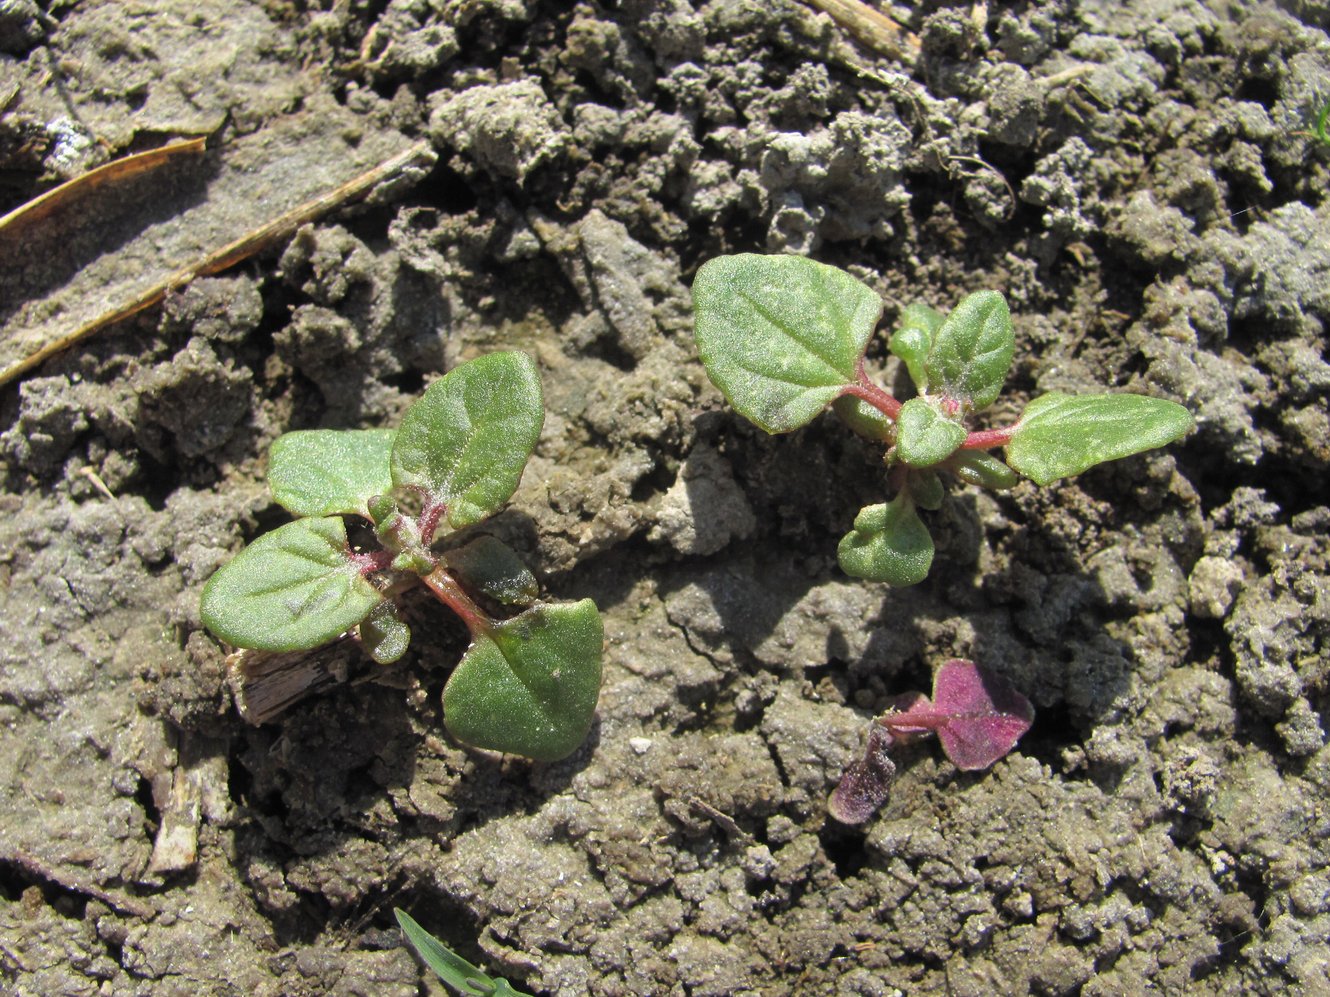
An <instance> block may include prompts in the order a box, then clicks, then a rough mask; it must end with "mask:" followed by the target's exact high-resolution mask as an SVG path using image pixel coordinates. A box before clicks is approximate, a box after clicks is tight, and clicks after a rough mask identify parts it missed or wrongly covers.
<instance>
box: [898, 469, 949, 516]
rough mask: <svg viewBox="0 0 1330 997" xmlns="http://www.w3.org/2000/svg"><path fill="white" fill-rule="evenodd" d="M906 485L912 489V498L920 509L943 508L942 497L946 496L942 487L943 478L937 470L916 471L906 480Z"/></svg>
mask: <svg viewBox="0 0 1330 997" xmlns="http://www.w3.org/2000/svg"><path fill="white" fill-rule="evenodd" d="M905 487H907V488H908V489H909V490H910V498H912V499H913V500H914V504H915V505H917V506H918V507H919V508H920V509H932V510H937V509H941V508H942V499H943V498H944V497H945V496H946V492H945V490H944V489H943V488H942V479H941V478H939V477H938V476H937V472H936V471H930V470H928V469H924V470H922V471H914V472H912V473H911V474H910V476H909V478H908V479H907V480H906V483H905Z"/></svg>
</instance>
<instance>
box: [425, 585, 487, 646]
mask: <svg viewBox="0 0 1330 997" xmlns="http://www.w3.org/2000/svg"><path fill="white" fill-rule="evenodd" d="M421 580H422V581H423V582H424V583H425V584H426V585H428V586H429V590H430V591H431V592H433V593H434V594H435V596H437V597H438V599H439V601H440V602H442V603H443V604H444V605H445V606H447V607H448V608H449V609H451V610H452V611H453V612H454V613H456V614H457V615H458V616H460V617H461V618H462V622H463V623H465V624H466V628H467V629H468V630H470V631H471V636H472V637H479V636H480V635H481V634H484V633H487V632H488V631H489V630H490V629H491V628H492V627H493V626H494V621H493V620H491V619H490V618H489V614H487V613H486V612H485V611H484V610H483V609H481V608H480V607H479V606H477V605H476V603H475V600H473V599H472V598H471V597H470V596H469V595H467V594H466V592H464V591H463V590H462V586H461V585H459V584H458V583H457V579H456V578H454V577H453V576H452V575H450V574H448V572H446V571H444V570H443V569H442V568H435V569H434V570H433V571H431V572H430V573H429V574H428V575H425V577H424V578H423V579H421Z"/></svg>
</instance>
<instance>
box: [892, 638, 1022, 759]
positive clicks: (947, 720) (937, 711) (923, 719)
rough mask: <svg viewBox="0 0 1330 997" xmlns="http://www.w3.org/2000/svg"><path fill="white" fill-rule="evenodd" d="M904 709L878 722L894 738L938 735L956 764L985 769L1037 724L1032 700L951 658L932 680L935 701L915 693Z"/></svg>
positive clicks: (983, 671)
mask: <svg viewBox="0 0 1330 997" xmlns="http://www.w3.org/2000/svg"><path fill="white" fill-rule="evenodd" d="M907 703H908V705H905V708H904V709H902V710H900V711H898V712H894V713H888V714H886V715H884V716H882V717H881V718H880V722H881V723H882V724H884V725H885V726H886V727H887V728H888V729H889V730H890V731H891V732H892V734H893V735H896V736H909V735H912V734H921V733H925V732H927V731H930V730H931V731H935V732H936V733H937V736H938V740H940V741H941V742H942V750H943V751H945V752H946V753H947V757H948V758H950V759H951V762H952V764H953V765H955V766H956V767H957V768H959V769H963V770H965V771H975V770H978V769H986V768H988V767H989V766H990V765H992V764H993V763H994V762H996V761H997V760H998V759H1000V758H1002V757H1003V756H1004V755H1006V754H1007V753H1008V752H1009V751H1011V749H1012V748H1014V747H1015V746H1016V742H1017V741H1019V740H1020V739H1021V736H1022V735H1023V734H1024V733H1025V732H1026V731H1027V730H1029V729H1030V725H1031V724H1032V723H1033V722H1034V708H1033V707H1032V706H1031V705H1030V701H1029V700H1028V699H1026V698H1025V697H1024V696H1022V695H1021V694H1020V693H1019V692H1017V691H1016V690H1015V689H1013V688H1012V686H1011V683H1010V682H1008V681H1007V680H1006V679H1004V678H1003V677H1002V676H1000V675H997V674H995V673H993V672H990V671H989V670H988V669H986V668H981V667H980V666H978V665H976V664H974V663H973V662H971V661H962V660H960V659H953V660H951V661H948V662H947V663H946V664H944V665H943V666H942V667H941V668H939V669H938V672H937V675H936V676H934V678H933V701H932V702H931V703H930V702H929V701H928V700H927V699H926V698H924V697H922V696H919V695H918V694H917V693H913V694H911V696H910V698H909V699H908V700H907Z"/></svg>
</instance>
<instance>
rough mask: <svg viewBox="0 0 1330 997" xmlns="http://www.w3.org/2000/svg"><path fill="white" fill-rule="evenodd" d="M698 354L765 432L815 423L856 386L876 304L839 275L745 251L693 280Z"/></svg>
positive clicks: (878, 312) (796, 259)
mask: <svg viewBox="0 0 1330 997" xmlns="http://www.w3.org/2000/svg"><path fill="white" fill-rule="evenodd" d="M693 308H694V311H695V313H696V322H695V331H696V336H697V353H698V356H699V357H701V359H702V365H703V366H704V367H705V368H706V371H707V376H708V377H710V378H711V380H712V382H713V383H714V384H715V385H716V387H718V388H719V389H720V390H721V393H722V394H723V395H724V396H725V397H726V399H727V400H728V401H729V403H730V404H731V405H733V406H734V408H735V410H736V411H738V412H739V414H741V415H743V416H744V417H745V418H748V419H750V420H752V421H753V422H754V423H756V424H757V425H758V426H760V427H761V428H763V429H765V430H766V431H767V432H768V433H786V432H789V431H790V430H792V429H798V428H799V427H800V426H802V425H805V424H806V423H808V422H809V421H810V420H812V419H813V417H814V416H816V415H817V414H818V413H819V412H821V411H822V410H823V409H824V408H826V407H827V405H829V404H831V402H832V401H834V400H835V399H836V397H837V396H838V395H839V394H840V393H841V389H842V388H844V387H845V385H847V384H850V383H852V382H853V381H854V380H855V376H856V374H855V371H856V366H857V364H858V362H859V359H860V358H861V357H862V356H863V355H864V349H865V348H866V347H867V345H868V340H869V337H871V336H872V335H873V330H874V329H875V328H876V327H877V322H878V319H879V318H881V317H882V299H881V298H879V297H878V296H877V294H876V293H874V291H873V290H872V288H870V287H868V286H867V285H865V284H863V283H862V282H860V281H858V280H856V279H855V278H854V277H852V276H850V275H849V274H848V273H846V272H845V271H844V270H840V269H838V268H837V267H830V266H827V265H826V264H823V263H817V262H814V261H813V260H809V259H805V258H803V257H801V256H760V255H757V254H754V253H741V254H738V255H735V256H718V257H716V258H715V259H713V260H709V261H707V262H706V263H705V264H704V265H703V266H702V268H701V269H700V270H698V272H697V277H696V279H695V280H694V281H693Z"/></svg>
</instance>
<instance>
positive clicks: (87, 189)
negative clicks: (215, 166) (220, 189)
mask: <svg viewBox="0 0 1330 997" xmlns="http://www.w3.org/2000/svg"><path fill="white" fill-rule="evenodd" d="M207 141H208V140H207V138H205V137H203V136H200V137H198V138H191V139H185V140H183V141H180V142H172V143H170V144H169V145H164V146H161V147H160V148H158V149H149V150H148V151H147V152H138V153H135V154H134V155H132V156H122V157H121V158H120V159H113V160H112V161H111V162H109V163H105V164H103V165H101V166H99V167H97V168H96V169H95V170H89V171H88V172H87V173H84V174H83V175H82V176H78V177H75V178H74V179H73V180H67V181H65V182H64V183H62V184H61V185H60V186H59V187H53V188H52V189H51V190H48V191H47V192H46V193H45V194H42V195H41V196H39V197H34V198H33V199H32V200H31V201H29V202H27V203H26V204H20V205H19V206H18V207H17V208H15V209H14V210H13V211H11V212H10V213H9V214H7V215H5V216H4V217H3V218H0V236H4V235H7V234H9V232H10V230H11V229H15V230H17V229H20V228H22V226H24V225H31V224H32V223H33V222H37V221H40V220H42V219H43V218H46V217H48V216H49V215H50V214H51V213H52V212H54V211H56V210H58V209H59V208H62V207H64V206H65V205H67V204H70V203H71V202H73V201H75V200H76V199H78V198H80V197H83V196H85V195H86V194H90V193H91V192H92V191H94V190H96V189H98V188H99V187H105V186H107V185H108V184H114V183H117V182H119V181H123V180H128V179H129V178H130V177H136V176H139V175H140V174H143V173H147V172H148V171H150V170H155V169H157V167H159V166H162V165H165V164H166V163H169V162H172V161H173V160H174V159H175V158H176V157H177V156H189V155H195V156H196V155H199V154H200V153H202V152H203V151H204V147H205V146H206V145H207Z"/></svg>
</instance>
